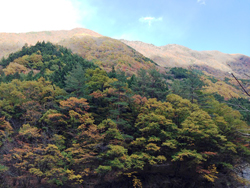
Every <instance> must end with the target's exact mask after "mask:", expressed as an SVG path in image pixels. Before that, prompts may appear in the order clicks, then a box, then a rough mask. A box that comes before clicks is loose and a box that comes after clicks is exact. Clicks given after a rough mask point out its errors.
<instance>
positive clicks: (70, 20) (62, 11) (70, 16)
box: [0, 0, 81, 32]
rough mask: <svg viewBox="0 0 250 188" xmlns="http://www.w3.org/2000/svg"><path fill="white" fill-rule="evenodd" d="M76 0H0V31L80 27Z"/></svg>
mask: <svg viewBox="0 0 250 188" xmlns="http://www.w3.org/2000/svg"><path fill="white" fill-rule="evenodd" d="M77 5H78V1H77V0H1V1H0V7H1V11H0V24H1V27H0V32H29V31H44V30H61V29H73V28H75V27H80V26H81V25H80V24H79V23H80V19H81V18H80V11H79V10H78V8H77Z"/></svg>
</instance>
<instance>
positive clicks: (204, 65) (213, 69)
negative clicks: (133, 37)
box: [121, 40, 250, 78]
mask: <svg viewBox="0 0 250 188" xmlns="http://www.w3.org/2000/svg"><path fill="white" fill-rule="evenodd" d="M121 41H122V42H123V43H125V44H127V45H129V46H131V47H132V48H134V49H135V50H136V51H138V52H140V53H141V54H143V55H145V56H146V57H148V58H150V59H152V60H153V61H155V62H156V63H157V64H158V65H160V66H162V67H184V68H188V67H190V66H191V67H193V68H195V69H199V70H202V71H205V72H206V73H208V74H212V75H213V76H215V77H218V78H223V77H225V76H228V75H229V74H228V72H234V73H235V74H236V75H237V76H238V77H239V78H244V77H245V74H249V75H250V57H248V56H245V55H241V54H225V53H222V52H219V51H196V50H191V49H189V48H187V47H184V46H181V45H177V44H169V45H166V46H155V45H153V44H147V43H143V42H140V41H127V40H121Z"/></svg>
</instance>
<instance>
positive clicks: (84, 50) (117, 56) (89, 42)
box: [58, 36, 156, 75]
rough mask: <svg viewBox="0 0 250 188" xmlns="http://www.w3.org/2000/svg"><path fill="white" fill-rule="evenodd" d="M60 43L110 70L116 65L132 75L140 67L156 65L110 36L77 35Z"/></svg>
mask: <svg viewBox="0 0 250 188" xmlns="http://www.w3.org/2000/svg"><path fill="white" fill-rule="evenodd" d="M58 44H60V45H62V46H65V47H67V48H69V49H71V50H72V52H74V53H76V54H78V55H80V56H81V57H83V58H85V59H87V60H92V61H93V62H94V63H96V64H97V65H99V66H100V67H102V68H104V69H105V70H106V71H108V72H109V71H111V69H112V67H114V68H115V69H116V70H117V69H120V70H122V71H125V72H127V73H128V74H130V75H131V74H134V73H136V72H137V70H139V69H140V68H143V69H149V68H150V67H153V66H155V65H156V64H155V63H154V62H153V61H152V60H150V59H149V58H147V57H145V56H144V55H142V54H141V53H138V52H137V51H136V50H134V49H132V48H130V47H129V46H127V45H125V44H124V43H122V42H120V41H119V40H115V39H112V38H109V37H98V38H97V37H91V36H85V37H78V36H77V37H72V38H68V39H65V40H62V41H60V42H59V43H58Z"/></svg>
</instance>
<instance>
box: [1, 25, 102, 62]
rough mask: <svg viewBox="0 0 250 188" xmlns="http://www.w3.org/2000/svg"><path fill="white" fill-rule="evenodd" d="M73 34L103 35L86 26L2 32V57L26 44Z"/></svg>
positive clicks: (54, 39) (60, 38)
mask: <svg viewBox="0 0 250 188" xmlns="http://www.w3.org/2000/svg"><path fill="white" fill-rule="evenodd" d="M73 36H93V37H100V36H102V35H100V34H98V33H96V32H94V31H91V30H89V29H84V28H76V29H72V30H59V31H42V32H28V33H0V58H2V57H4V56H7V55H8V54H10V53H13V52H16V51H17V50H20V49H21V48H22V47H23V46H24V45H25V44H28V45H35V44H36V43H37V41H45V42H47V41H50V42H52V43H58V42H59V41H61V40H63V39H65V38H71V37H73Z"/></svg>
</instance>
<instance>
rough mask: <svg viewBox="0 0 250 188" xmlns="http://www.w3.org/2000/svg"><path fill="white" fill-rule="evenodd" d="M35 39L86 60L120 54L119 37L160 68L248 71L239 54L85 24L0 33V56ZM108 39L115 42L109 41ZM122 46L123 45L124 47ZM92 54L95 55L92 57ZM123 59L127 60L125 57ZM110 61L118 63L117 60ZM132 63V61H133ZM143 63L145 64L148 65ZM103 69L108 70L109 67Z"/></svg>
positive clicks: (219, 73)
mask: <svg viewBox="0 0 250 188" xmlns="http://www.w3.org/2000/svg"><path fill="white" fill-rule="evenodd" d="M73 38H74V39H73ZM70 40H71V41H70ZM77 40H78V41H81V43H82V44H80V43H79V44H78V45H75V44H74V45H73V44H72V43H71V42H72V41H74V42H73V43H75V41H77ZM91 40H92V41H91ZM37 41H45V42H47V41H50V42H52V43H55V44H60V45H64V46H65V47H68V48H70V49H71V50H72V51H73V52H74V53H78V54H80V55H81V56H82V57H84V58H85V57H86V55H88V57H90V56H91V57H93V58H89V60H93V59H98V58H99V55H98V53H104V52H105V51H107V49H109V50H111V51H109V54H111V55H112V53H116V52H115V51H116V50H118V51H119V50H120V51H119V52H118V54H120V55H119V56H121V53H122V52H124V50H121V49H117V48H119V46H122V44H118V42H117V41H120V42H122V43H123V44H125V45H127V46H129V47H131V48H132V49H134V50H135V51H137V52H139V53H140V54H142V55H143V56H145V57H147V58H149V59H151V60H153V61H154V62H155V63H157V64H158V65H159V66H160V67H159V68H161V69H163V68H164V67H183V68H190V67H191V68H195V69H199V70H201V71H204V72H205V73H207V74H209V75H213V76H215V77H217V78H220V79H223V78H224V77H227V76H229V74H228V72H234V73H235V75H236V76H237V77H238V78H246V76H245V75H246V74H247V75H250V57H248V56H246V55H243V54H226V53H222V52H220V51H216V50H212V51H196V50H192V49H190V48H188V47H185V46H182V45H178V44H167V45H164V46H155V45H153V44H148V43H144V42H141V41H128V40H124V39H120V40H116V39H112V38H110V37H105V36H103V35H101V34H99V33H97V32H95V31H92V30H89V29H85V28H75V29H72V30H55V31H40V32H28V33H0V58H2V57H6V56H7V55H9V54H10V53H13V52H15V51H18V50H20V49H21V48H22V47H23V46H24V45H25V44H28V45H34V44H36V42H37ZM111 41H113V42H111ZM114 41H115V42H114ZM87 43H88V45H89V46H91V49H89V50H86V49H85V50H83V46H84V47H85V48H86V45H87ZM99 43H101V44H102V48H103V50H100V48H99V45H97V46H96V45H95V44H99ZM111 43H116V44H115V45H113V44H111ZM79 45H80V46H79ZM112 45H113V46H112ZM110 46H111V48H112V49H111V48H110ZM95 48H96V49H95ZM123 48H124V49H125V47H123ZM125 51H126V50H125ZM90 53H92V54H90ZM93 54H95V55H96V56H95V57H94V56H93ZM128 54H129V53H128ZM130 56H131V54H130ZM122 59H123V58H122ZM125 59H127V60H129V59H128V58H125ZM108 60H109V59H107V61H108ZM105 61H106V60H105ZM114 63H119V61H117V62H114ZM114 63H113V64H112V63H111V64H108V66H113V65H114ZM128 64H129V62H128ZM133 64H135V62H134V63H133ZM142 67H143V66H141V65H140V66H139V67H138V68H142ZM146 67H147V68H149V67H150V66H146ZM146 67H145V68H146ZM124 68H126V66H124V67H123V69H124ZM134 68H136V66H134V67H132V69H134ZM106 69H107V70H110V69H111V67H108V68H106ZM133 72H134V70H133Z"/></svg>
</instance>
